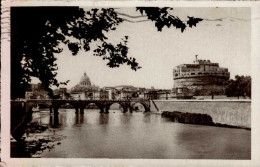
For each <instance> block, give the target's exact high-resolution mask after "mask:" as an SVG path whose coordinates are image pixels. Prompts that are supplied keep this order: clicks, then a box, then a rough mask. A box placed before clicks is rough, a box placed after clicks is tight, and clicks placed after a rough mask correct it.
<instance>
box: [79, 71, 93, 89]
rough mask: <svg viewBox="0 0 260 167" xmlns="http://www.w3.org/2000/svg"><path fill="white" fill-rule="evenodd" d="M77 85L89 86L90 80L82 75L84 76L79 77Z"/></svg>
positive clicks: (85, 75)
mask: <svg viewBox="0 0 260 167" xmlns="http://www.w3.org/2000/svg"><path fill="white" fill-rule="evenodd" d="M79 84H80V85H87V86H91V82H90V79H89V77H88V76H87V74H86V73H84V75H83V76H82V77H81V79H80V82H79Z"/></svg>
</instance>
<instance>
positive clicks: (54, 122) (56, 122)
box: [49, 114, 62, 128]
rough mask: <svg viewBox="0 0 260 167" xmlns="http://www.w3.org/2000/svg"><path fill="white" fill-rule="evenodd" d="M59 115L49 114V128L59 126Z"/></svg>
mask: <svg viewBox="0 0 260 167" xmlns="http://www.w3.org/2000/svg"><path fill="white" fill-rule="evenodd" d="M59 119H60V115H56V114H51V115H50V119H49V125H50V127H51V128H59V127H60V126H61V125H62V124H60V121H59Z"/></svg>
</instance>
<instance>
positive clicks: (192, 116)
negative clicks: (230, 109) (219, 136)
mask: <svg viewBox="0 0 260 167" xmlns="http://www.w3.org/2000/svg"><path fill="white" fill-rule="evenodd" d="M161 116H162V117H165V118H170V119H171V120H172V121H173V122H178V123H184V124H195V125H206V126H217V127H225V128H237V129H246V130H251V128H247V127H242V126H241V127H240V126H233V125H228V124H221V123H214V122H213V120H212V117H211V116H210V115H208V114H198V113H187V112H179V111H162V113H161Z"/></svg>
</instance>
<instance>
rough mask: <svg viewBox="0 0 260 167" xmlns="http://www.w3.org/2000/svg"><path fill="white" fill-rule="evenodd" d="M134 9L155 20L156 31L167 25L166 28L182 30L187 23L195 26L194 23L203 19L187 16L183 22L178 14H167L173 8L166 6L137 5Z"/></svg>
mask: <svg viewBox="0 0 260 167" xmlns="http://www.w3.org/2000/svg"><path fill="white" fill-rule="evenodd" d="M136 10H138V11H140V13H141V14H146V15H147V17H148V19H150V20H152V21H155V26H156V27H157V30H158V31H162V29H163V27H164V26H167V27H168V28H170V27H171V26H173V27H175V28H176V29H181V32H183V31H184V30H185V29H186V27H187V25H188V26H189V27H193V26H195V27H196V24H197V23H198V22H200V21H202V20H203V19H201V18H194V17H189V16H188V21H187V22H186V23H185V22H184V21H182V20H181V19H180V18H179V17H178V16H173V15H171V14H169V11H170V10H173V8H168V7H164V8H157V7H151V8H147V7H137V8H136Z"/></svg>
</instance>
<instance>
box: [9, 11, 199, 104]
mask: <svg viewBox="0 0 260 167" xmlns="http://www.w3.org/2000/svg"><path fill="white" fill-rule="evenodd" d="M136 10H137V11H139V12H140V13H141V14H143V15H147V17H148V19H150V20H151V21H154V22H155V27H157V29H158V31H162V28H163V27H164V26H167V27H171V26H173V27H175V28H177V29H181V31H182V32H183V31H184V30H185V29H186V27H187V26H189V27H193V26H196V24H197V23H198V22H200V21H202V19H200V18H194V17H188V21H187V22H184V21H182V20H180V19H179V18H178V17H177V16H172V15H171V14H169V12H168V11H169V10H173V9H171V8H156V7H153V8H136ZM123 21H124V20H123V19H122V18H120V17H119V16H118V15H117V13H116V11H115V10H114V9H113V8H107V9H104V8H102V9H91V10H89V11H85V10H83V9H81V8H79V7H12V8H11V98H12V99H15V98H17V97H24V93H25V90H26V87H27V85H28V84H29V83H30V82H31V77H36V78H38V79H39V80H40V81H41V82H42V86H43V88H44V89H45V90H47V91H48V92H49V96H50V97H52V96H53V93H52V89H51V86H52V85H54V86H59V85H60V84H66V83H67V82H68V81H65V82H58V81H57V79H56V75H57V64H56V63H55V61H56V58H55V54H58V53H61V52H62V48H61V47H60V44H61V43H64V44H65V45H66V46H67V47H68V48H69V50H70V51H71V53H72V55H74V56H75V55H77V53H78V52H79V50H84V51H86V52H87V51H89V50H90V44H91V43H92V42H98V44H97V47H96V49H95V50H94V52H95V54H94V55H95V56H100V57H102V59H104V60H107V61H108V63H107V65H108V66H109V67H111V68H114V67H119V66H120V65H121V64H127V65H129V66H130V67H131V69H132V70H137V69H139V68H141V67H140V66H139V64H138V62H136V59H135V58H132V57H128V56H127V53H128V47H127V41H128V37H127V36H125V37H122V41H121V42H120V43H118V44H116V45H114V44H112V43H109V42H108V38H107V37H106V35H105V33H106V32H109V31H113V30H116V27H117V26H118V25H119V24H120V23H122V22H123Z"/></svg>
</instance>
